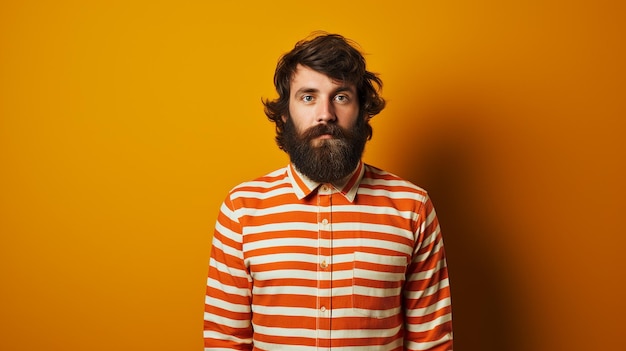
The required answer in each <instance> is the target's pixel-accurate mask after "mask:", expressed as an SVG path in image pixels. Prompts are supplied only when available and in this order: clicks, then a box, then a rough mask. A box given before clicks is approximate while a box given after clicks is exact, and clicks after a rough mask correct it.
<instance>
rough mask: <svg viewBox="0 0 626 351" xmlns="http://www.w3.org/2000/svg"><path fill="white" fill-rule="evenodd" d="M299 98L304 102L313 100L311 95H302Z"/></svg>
mask: <svg viewBox="0 0 626 351" xmlns="http://www.w3.org/2000/svg"><path fill="white" fill-rule="evenodd" d="M301 99H302V101H304V102H311V101H313V96H312V95H303V96H302V98H301Z"/></svg>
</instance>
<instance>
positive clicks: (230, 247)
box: [203, 198, 252, 351]
mask: <svg viewBox="0 0 626 351" xmlns="http://www.w3.org/2000/svg"><path fill="white" fill-rule="evenodd" d="M251 296H252V279H251V277H250V274H249V272H248V270H247V269H246V266H245V264H244V260H243V252H242V231H241V225H240V223H239V220H238V218H237V216H236V214H235V211H234V208H233V205H232V202H231V201H230V199H229V198H227V199H226V200H225V201H224V203H223V204H222V206H221V208H220V212H219V215H218V218H217V221H216V224H215V231H214V234H213V243H212V248H211V258H210V261H209V273H208V279H207V287H206V296H205V302H204V332H203V337H204V350H205V351H209V350H212V351H218V350H219V351H225V350H251V349H252V325H251V309H250V303H251Z"/></svg>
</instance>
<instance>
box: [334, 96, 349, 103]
mask: <svg viewBox="0 0 626 351" xmlns="http://www.w3.org/2000/svg"><path fill="white" fill-rule="evenodd" d="M335 101H337V102H339V103H342V104H345V103H347V102H348V101H350V99H349V98H348V96H347V95H337V96H335Z"/></svg>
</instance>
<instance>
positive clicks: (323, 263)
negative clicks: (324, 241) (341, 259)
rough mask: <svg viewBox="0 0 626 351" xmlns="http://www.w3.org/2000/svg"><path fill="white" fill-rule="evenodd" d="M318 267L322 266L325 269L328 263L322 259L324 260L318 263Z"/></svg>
mask: <svg viewBox="0 0 626 351" xmlns="http://www.w3.org/2000/svg"><path fill="white" fill-rule="evenodd" d="M320 267H322V268H324V269H326V267H328V263H326V260H324V261H322V262H321V263H320Z"/></svg>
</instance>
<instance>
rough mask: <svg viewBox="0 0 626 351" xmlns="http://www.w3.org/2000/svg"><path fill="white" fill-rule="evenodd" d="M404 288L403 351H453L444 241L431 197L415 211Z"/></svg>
mask: <svg viewBox="0 0 626 351" xmlns="http://www.w3.org/2000/svg"><path fill="white" fill-rule="evenodd" d="M418 213H419V216H418V220H417V231H416V236H415V237H416V241H415V249H414V252H413V257H412V260H411V263H410V264H409V267H408V270H407V278H406V284H405V288H404V296H403V298H404V306H405V311H404V313H405V342H404V348H405V350H429V351H449V350H452V305H451V300H450V284H449V280H448V268H447V265H446V258H445V252H444V247H443V239H442V236H441V230H440V228H439V221H438V220H437V215H436V213H435V209H434V207H433V204H432V202H431V200H430V198H429V197H428V196H427V197H426V201H425V202H424V204H423V205H422V206H421V208H420V210H419V211H418Z"/></svg>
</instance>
